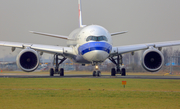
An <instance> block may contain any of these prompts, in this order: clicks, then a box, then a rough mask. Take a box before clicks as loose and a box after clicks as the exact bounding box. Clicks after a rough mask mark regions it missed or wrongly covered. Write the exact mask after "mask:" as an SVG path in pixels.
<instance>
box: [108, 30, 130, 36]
mask: <svg viewBox="0 0 180 109" xmlns="http://www.w3.org/2000/svg"><path fill="white" fill-rule="evenodd" d="M124 33H127V31H121V32H116V33H111V36H115V35H119V34H124Z"/></svg>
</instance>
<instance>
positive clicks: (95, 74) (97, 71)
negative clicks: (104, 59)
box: [93, 65, 101, 77]
mask: <svg viewBox="0 0 180 109" xmlns="http://www.w3.org/2000/svg"><path fill="white" fill-rule="evenodd" d="M93 76H94V77H95V76H101V71H99V67H98V65H96V66H95V71H93Z"/></svg>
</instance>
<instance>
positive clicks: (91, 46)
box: [78, 42, 112, 55]
mask: <svg viewBox="0 0 180 109" xmlns="http://www.w3.org/2000/svg"><path fill="white" fill-rule="evenodd" d="M111 49H112V46H111V45H110V44H108V43H106V42H88V43H85V44H83V45H81V46H80V47H79V48H78V52H79V55H84V54H85V53H88V52H90V51H93V50H102V51H105V52H107V53H108V54H109V53H110V51H111Z"/></svg>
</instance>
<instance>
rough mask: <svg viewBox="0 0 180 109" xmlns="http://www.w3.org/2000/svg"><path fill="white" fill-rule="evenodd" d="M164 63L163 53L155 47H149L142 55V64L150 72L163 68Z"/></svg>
mask: <svg viewBox="0 0 180 109" xmlns="http://www.w3.org/2000/svg"><path fill="white" fill-rule="evenodd" d="M163 63H164V56H163V54H162V53H161V52H160V51H159V50H158V49H155V48H153V47H152V48H149V49H147V50H145V51H144V53H143V55H142V66H143V67H144V69H146V70H147V71H150V72H156V71H158V70H160V69H161V67H162V65H163Z"/></svg>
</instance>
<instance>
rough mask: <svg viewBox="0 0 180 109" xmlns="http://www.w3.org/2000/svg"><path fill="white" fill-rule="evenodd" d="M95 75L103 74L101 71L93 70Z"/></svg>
mask: <svg viewBox="0 0 180 109" xmlns="http://www.w3.org/2000/svg"><path fill="white" fill-rule="evenodd" d="M93 76H94V77H95V76H101V71H93Z"/></svg>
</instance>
